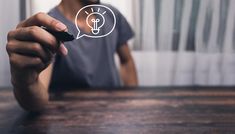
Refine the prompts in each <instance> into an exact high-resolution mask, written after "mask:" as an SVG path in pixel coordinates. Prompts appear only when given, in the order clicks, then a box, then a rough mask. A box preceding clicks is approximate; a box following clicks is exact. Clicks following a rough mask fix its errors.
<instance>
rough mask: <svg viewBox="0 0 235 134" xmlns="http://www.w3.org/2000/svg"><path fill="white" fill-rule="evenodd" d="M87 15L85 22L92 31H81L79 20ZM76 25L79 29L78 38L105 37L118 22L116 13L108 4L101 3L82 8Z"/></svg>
mask: <svg viewBox="0 0 235 134" xmlns="http://www.w3.org/2000/svg"><path fill="white" fill-rule="evenodd" d="M84 15H86V18H85V24H86V25H87V27H89V30H90V32H89V33H86V32H83V31H81V29H80V27H79V22H78V20H79V19H81V18H80V17H83V16H84ZM74 23H75V26H76V29H77V32H78V33H77V37H76V39H77V40H78V39H80V38H82V37H88V38H103V37H106V36H108V35H110V34H111V33H112V32H113V31H114V29H115V27H116V24H117V20H116V15H115V13H114V12H113V11H112V9H111V8H110V7H108V6H105V5H101V4H92V5H87V6H84V7H83V8H81V9H80V10H79V11H78V12H77V14H76V16H75V21H74Z"/></svg>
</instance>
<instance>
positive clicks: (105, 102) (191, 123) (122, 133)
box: [0, 87, 235, 134]
mask: <svg viewBox="0 0 235 134" xmlns="http://www.w3.org/2000/svg"><path fill="white" fill-rule="evenodd" d="M66 133H67V134H178V133H179V134H184V133H185V134H234V133H235V88H233V87H230V88H224V87H220V88H219V87H217V88H215V87H214V88H213V87H211V88H209V87H207V88H206V87H185V88H138V89H95V90H92V89H86V90H85V89H84V90H69V91H59V92H57V93H51V103H50V104H49V105H48V107H47V109H46V110H45V111H44V112H43V113H40V114H33V113H27V112H25V111H23V110H22V109H21V108H20V107H19V106H18V104H17V103H16V101H15V99H14V97H13V94H12V91H11V90H0V134H66Z"/></svg>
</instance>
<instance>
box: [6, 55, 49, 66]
mask: <svg viewBox="0 0 235 134" xmlns="http://www.w3.org/2000/svg"><path fill="white" fill-rule="evenodd" d="M10 63H11V65H12V66H13V67H14V68H18V69H27V68H28V69H30V68H37V69H38V70H43V69H44V68H45V67H46V66H45V64H44V63H43V62H42V60H41V59H40V58H38V57H28V56H24V55H20V54H16V53H13V54H11V56H10Z"/></svg>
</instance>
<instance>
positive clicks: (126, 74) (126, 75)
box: [117, 43, 138, 87]
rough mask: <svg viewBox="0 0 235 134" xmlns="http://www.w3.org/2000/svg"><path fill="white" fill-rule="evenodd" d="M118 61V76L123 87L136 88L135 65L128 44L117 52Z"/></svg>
mask: <svg viewBox="0 0 235 134" xmlns="http://www.w3.org/2000/svg"><path fill="white" fill-rule="evenodd" d="M117 53H118V56H119V59H120V75H121V78H122V80H123V83H124V86H128V87H132V86H138V78H137V72H136V67H135V63H134V60H133V57H132V55H131V51H130V49H129V47H128V44H127V43H125V44H124V45H122V46H121V47H120V48H118V50H117Z"/></svg>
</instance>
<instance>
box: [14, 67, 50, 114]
mask: <svg viewBox="0 0 235 134" xmlns="http://www.w3.org/2000/svg"><path fill="white" fill-rule="evenodd" d="M52 70H53V65H52V64H50V65H49V66H48V67H47V68H46V69H45V70H44V71H43V72H41V73H40V74H39V77H38V79H37V80H36V81H35V82H34V83H33V84H30V85H28V86H22V87H20V86H19V87H18V86H16V85H15V86H14V95H15V98H16V99H17V101H18V103H19V104H20V106H21V107H22V108H24V109H25V110H27V111H41V110H43V109H44V107H45V106H46V105H47V104H48V102H49V93H48V89H49V84H50V78H51V74H52Z"/></svg>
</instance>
